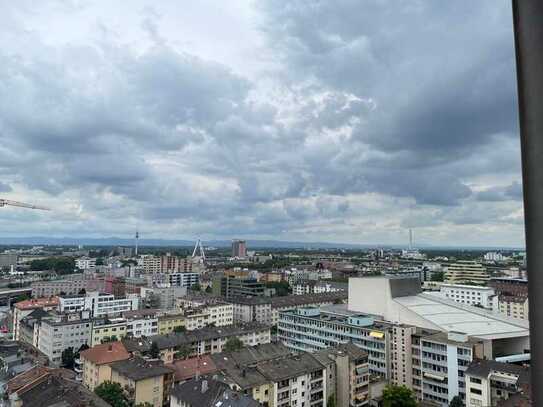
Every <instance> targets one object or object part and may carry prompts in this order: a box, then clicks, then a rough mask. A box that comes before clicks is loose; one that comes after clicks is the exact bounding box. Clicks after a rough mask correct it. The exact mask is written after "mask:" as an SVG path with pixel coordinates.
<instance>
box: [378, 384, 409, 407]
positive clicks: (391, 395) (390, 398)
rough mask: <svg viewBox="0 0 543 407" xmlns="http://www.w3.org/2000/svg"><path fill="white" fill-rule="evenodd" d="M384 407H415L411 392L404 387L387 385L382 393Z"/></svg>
mask: <svg viewBox="0 0 543 407" xmlns="http://www.w3.org/2000/svg"><path fill="white" fill-rule="evenodd" d="M383 406H384V407H417V401H416V400H415V396H414V395H413V391H412V390H410V389H408V388H407V387H405V386H395V385H389V386H386V387H385V390H384V391H383Z"/></svg>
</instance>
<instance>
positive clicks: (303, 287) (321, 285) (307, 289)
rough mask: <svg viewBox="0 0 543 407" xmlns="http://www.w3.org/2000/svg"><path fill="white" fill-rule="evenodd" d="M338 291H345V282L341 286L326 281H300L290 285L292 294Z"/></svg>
mask: <svg viewBox="0 0 543 407" xmlns="http://www.w3.org/2000/svg"><path fill="white" fill-rule="evenodd" d="M338 291H347V284H345V286H341V285H338V284H332V283H327V282H318V283H316V282H314V281H310V282H302V281H300V282H298V283H296V284H295V285H294V286H293V287H292V294H294V295H304V294H322V293H335V292H338Z"/></svg>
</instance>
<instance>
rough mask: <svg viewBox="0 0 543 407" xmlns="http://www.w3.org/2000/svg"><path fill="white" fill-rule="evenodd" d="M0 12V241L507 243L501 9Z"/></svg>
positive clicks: (518, 218) (510, 165)
mask: <svg viewBox="0 0 543 407" xmlns="http://www.w3.org/2000/svg"><path fill="white" fill-rule="evenodd" d="M282 3H283V2H282ZM3 8H4V9H5V12H4V13H3V14H2V16H0V22H1V24H0V45H1V48H0V49H1V51H0V73H1V74H2V77H3V78H4V81H3V83H2V84H0V93H1V94H2V95H3V96H4V97H3V98H2V101H1V102H0V174H2V175H1V178H0V197H1V198H6V199H14V200H19V201H24V202H32V203H35V204H43V205H45V206H48V207H51V208H53V211H51V212H44V213H41V212H38V211H28V210H24V209H15V208H2V209H0V214H1V216H0V230H2V234H1V236H0V237H15V236H51V237H54V236H56V237H61V236H89V237H108V236H133V235H134V233H135V230H136V227H138V229H139V230H140V232H141V233H142V236H143V235H144V236H145V238H166V239H187V240H193V239H195V237H202V239H203V240H204V241H205V240H210V239H230V238H232V237H236V238H244V239H274V240H282V241H309V242H318V241H322V242H346V243H347V242H348V243H355V244H357V243H358V244H392V245H406V243H407V241H408V235H407V229H408V228H409V227H413V229H414V230H415V246H416V243H417V242H419V243H424V244H432V245H435V246H459V245H463V246H507V247H522V246H524V227H523V221H524V220H523V216H522V191H521V178H520V152H519V140H518V124H517V121H518V120H517V107H516V100H517V98H516V87H515V64H514V46H513V34H512V17H511V11H510V3H509V2H506V1H500V2H495V1H481V2H477V3H476V4H474V3H472V2H467V1H464V2H454V3H453V4H440V5H439V6H437V5H435V4H434V3H432V2H420V3H405V4H402V5H396V6H395V7H392V8H391V7H390V4H388V5H387V4H386V3H381V2H367V3H365V4H364V5H363V7H361V5H360V3H359V2H356V1H342V2H333V3H328V4H327V3H316V4H314V6H313V7H309V6H308V5H307V4H306V5H303V4H302V5H300V3H297V2H287V4H286V5H284V6H282V7H279V4H278V3H277V2H275V1H272V0H270V1H264V2H258V3H256V2H242V1H237V2H228V4H221V5H220V6H218V5H217V4H215V3H213V2H208V1H204V2H199V3H198V4H190V5H186V7H184V8H183V9H180V8H179V7H176V4H175V3H174V2H163V3H161V4H160V5H155V4H152V3H151V2H148V1H136V2H134V3H133V5H132V6H131V7H130V9H124V8H123V7H122V6H121V5H120V4H116V5H111V4H110V3H109V2H105V1H96V2H93V3H92V4H83V3H79V2H76V1H74V2H61V1H58V2H57V1H51V2H47V3H46V2H40V3H39V4H34V2H29V1H21V2H16V3H8V4H5V5H3ZM315 21H319V24H318V25H317V24H315ZM449 28H450V29H449Z"/></svg>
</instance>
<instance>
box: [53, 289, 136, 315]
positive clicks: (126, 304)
mask: <svg viewBox="0 0 543 407" xmlns="http://www.w3.org/2000/svg"><path fill="white" fill-rule="evenodd" d="M138 305H139V296H138V295H136V294H128V295H127V297H126V298H115V296H114V295H113V294H104V293H99V292H91V293H87V294H86V295H76V296H64V297H59V310H60V312H79V311H83V310H86V311H90V312H91V315H92V316H93V317H101V316H106V315H114V314H120V313H122V312H125V311H133V310H137V309H138Z"/></svg>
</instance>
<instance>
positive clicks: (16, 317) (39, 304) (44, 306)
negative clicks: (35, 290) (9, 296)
mask: <svg viewBox="0 0 543 407" xmlns="http://www.w3.org/2000/svg"><path fill="white" fill-rule="evenodd" d="M58 305H59V299H58V298H57V297H47V298H33V299H31V300H25V301H19V302H17V303H15V305H14V306H13V339H15V340H19V328H20V321H21V319H23V318H24V317H26V316H27V315H29V314H30V313H31V312H32V311H34V310H37V309H41V310H43V311H52V310H56V309H58Z"/></svg>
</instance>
